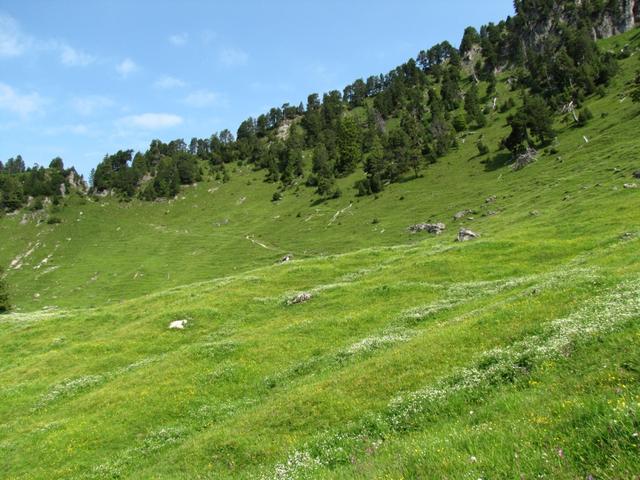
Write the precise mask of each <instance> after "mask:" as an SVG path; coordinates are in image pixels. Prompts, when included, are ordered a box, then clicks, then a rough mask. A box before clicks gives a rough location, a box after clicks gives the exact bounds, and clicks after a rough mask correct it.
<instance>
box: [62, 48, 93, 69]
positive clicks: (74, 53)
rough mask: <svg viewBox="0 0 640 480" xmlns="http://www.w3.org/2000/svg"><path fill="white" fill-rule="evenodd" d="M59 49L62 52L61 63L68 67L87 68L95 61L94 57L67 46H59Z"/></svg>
mask: <svg viewBox="0 0 640 480" xmlns="http://www.w3.org/2000/svg"><path fill="white" fill-rule="evenodd" d="M58 49H59V50H60V61H61V62H62V64H63V65H66V66H68V67H86V66H87V65H90V64H92V63H93V62H94V61H95V57H94V56H93V55H89V54H88V53H85V52H82V51H80V50H76V49H75V48H73V47H71V46H69V45H66V44H59V45H58Z"/></svg>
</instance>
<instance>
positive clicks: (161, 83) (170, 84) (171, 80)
mask: <svg viewBox="0 0 640 480" xmlns="http://www.w3.org/2000/svg"><path fill="white" fill-rule="evenodd" d="M153 86H154V87H156V88H162V89H165V90H166V89H170V88H182V87H186V86H187V83H186V82H185V81H184V80H180V79H179V78H176V77H172V76H170V75H163V76H162V77H160V78H159V79H158V80H156V81H155V82H154V84H153Z"/></svg>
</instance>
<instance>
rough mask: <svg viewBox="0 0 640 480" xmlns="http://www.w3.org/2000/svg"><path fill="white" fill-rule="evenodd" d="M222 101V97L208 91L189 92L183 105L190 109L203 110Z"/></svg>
mask: <svg viewBox="0 0 640 480" xmlns="http://www.w3.org/2000/svg"><path fill="white" fill-rule="evenodd" d="M221 101H222V96H221V95H220V94H219V93H216V92H211V91H209V90H197V91H195V92H191V93H190V94H189V95H187V96H186V97H185V99H184V103H186V104H187V105H189V106H190V107H195V108H204V107H211V106H213V105H218V104H220V102H221Z"/></svg>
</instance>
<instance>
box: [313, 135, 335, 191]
mask: <svg viewBox="0 0 640 480" xmlns="http://www.w3.org/2000/svg"><path fill="white" fill-rule="evenodd" d="M312 170H313V173H314V174H315V175H316V182H315V183H316V186H317V189H316V193H317V194H318V195H320V196H322V197H326V196H329V195H330V194H332V193H333V192H334V190H335V183H336V180H335V177H334V174H333V170H334V166H333V162H332V161H331V159H330V157H329V153H328V152H327V148H326V147H325V146H324V144H322V143H320V144H319V145H318V146H317V147H316V148H315V149H314V151H313V167H312Z"/></svg>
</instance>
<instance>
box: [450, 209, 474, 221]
mask: <svg viewBox="0 0 640 480" xmlns="http://www.w3.org/2000/svg"><path fill="white" fill-rule="evenodd" d="M475 213H476V212H475V211H474V210H469V209H465V210H460V211H459V212H457V213H456V214H455V215H454V216H453V219H454V220H462V219H463V218H464V217H466V216H468V215H474V214H475Z"/></svg>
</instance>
